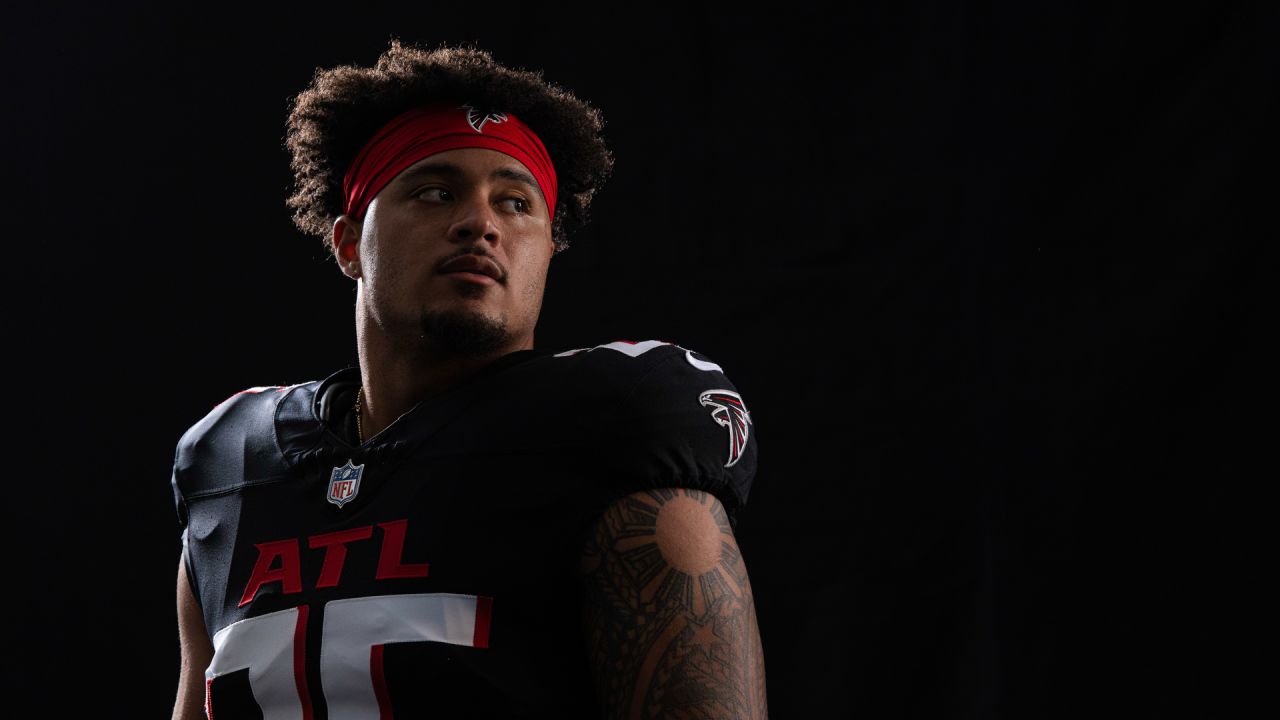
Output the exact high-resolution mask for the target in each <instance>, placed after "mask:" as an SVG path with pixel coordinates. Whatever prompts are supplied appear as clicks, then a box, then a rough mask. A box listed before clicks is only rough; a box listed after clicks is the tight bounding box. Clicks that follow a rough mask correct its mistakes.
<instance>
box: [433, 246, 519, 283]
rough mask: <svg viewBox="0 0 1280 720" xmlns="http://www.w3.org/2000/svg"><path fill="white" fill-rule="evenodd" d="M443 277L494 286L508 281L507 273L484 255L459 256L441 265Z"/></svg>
mask: <svg viewBox="0 0 1280 720" xmlns="http://www.w3.org/2000/svg"><path fill="white" fill-rule="evenodd" d="M439 272H440V274H441V275H449V276H450V277H453V278H456V279H458V280H462V281H464V282H471V283H476V284H479V285H494V284H496V283H502V282H505V281H506V273H504V272H502V268H500V267H498V264H497V263H496V262H494V261H493V260H490V259H489V258H487V257H485V256H483V255H472V254H469V253H468V254H466V255H459V256H457V257H454V258H450V259H449V260H446V261H445V262H444V263H443V264H441V265H440V268H439Z"/></svg>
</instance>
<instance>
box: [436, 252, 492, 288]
mask: <svg viewBox="0 0 1280 720" xmlns="http://www.w3.org/2000/svg"><path fill="white" fill-rule="evenodd" d="M467 256H475V257H480V258H484V259H485V260H488V261H489V262H491V263H493V265H494V267H496V268H498V278H497V279H498V281H499V282H506V280H507V268H506V266H505V265H503V264H502V263H501V262H498V258H496V257H494V256H493V254H492V253H490V252H488V251H486V250H485V249H484V248H482V247H480V246H478V245H475V246H472V247H468V248H463V249H461V250H459V251H457V252H455V253H451V254H449V255H446V256H445V257H443V258H441V259H440V261H439V262H437V263H436V268H435V269H436V272H444V268H445V266H446V265H448V264H449V263H451V262H453V261H454V260H457V259H458V258H461V257H467Z"/></svg>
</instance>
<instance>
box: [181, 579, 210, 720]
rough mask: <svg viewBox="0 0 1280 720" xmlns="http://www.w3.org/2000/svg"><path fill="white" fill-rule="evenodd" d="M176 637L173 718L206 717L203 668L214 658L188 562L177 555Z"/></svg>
mask: <svg viewBox="0 0 1280 720" xmlns="http://www.w3.org/2000/svg"><path fill="white" fill-rule="evenodd" d="M177 595H178V641H179V643H180V644H181V648H182V670H181V672H180V674H179V676H178V699H177V701H176V702H175V703H174V706H173V720H197V719H199V718H204V717H205V711H204V695H205V684H204V671H205V668H207V667H209V663H210V661H212V660H213V644H212V643H210V642H209V633H208V631H206V630H205V627H204V614H203V613H202V612H201V610H200V603H199V602H198V601H197V600H196V596H195V593H193V592H192V591H191V583H190V582H189V581H188V579H187V565H186V563H185V562H184V559H183V558H181V557H180V558H178V592H177Z"/></svg>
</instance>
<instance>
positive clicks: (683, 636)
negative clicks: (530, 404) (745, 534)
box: [582, 489, 767, 718]
mask: <svg viewBox="0 0 1280 720" xmlns="http://www.w3.org/2000/svg"><path fill="white" fill-rule="evenodd" d="M582 571H583V575H584V579H585V581H586V582H585V592H586V598H585V605H584V616H583V622H584V629H585V632H586V637H587V644H588V651H589V653H590V660H591V666H592V671H593V673H594V674H595V680H596V687H597V691H598V694H599V695H600V699H601V702H602V704H603V706H604V710H605V713H606V716H607V717H610V718H632V717H651V716H654V715H655V714H657V715H662V716H666V715H667V714H680V713H681V712H682V711H684V712H694V713H695V714H703V713H705V714H709V715H710V716H714V717H738V718H763V717H765V716H766V714H767V713H766V709H765V683H764V658H763V653H762V650H761V644H760V634H759V629H758V627H757V623H756V616H755V602H754V600H753V597H752V594H751V583H750V581H749V580H748V578H747V570H746V564H745V563H744V561H743V558H742V554H741V552H739V550H738V543H737V540H736V538H735V537H734V535H733V529H732V527H731V525H730V524H729V518H728V516H727V515H726V514H725V511H724V507H723V506H721V504H720V501H719V500H717V499H716V498H715V497H714V496H712V495H710V494H708V493H705V492H701V491H698V490H687V489H663V490H652V491H644V492H638V493H633V494H631V495H628V496H627V497H625V498H623V499H621V500H619V501H618V502H616V503H614V504H613V505H612V506H610V507H609V509H608V510H607V511H606V512H605V513H604V515H603V516H602V517H601V518H600V520H599V521H598V522H597V523H596V525H595V528H594V529H593V532H592V534H591V537H590V539H589V541H588V542H587V545H586V548H585V549H584V552H583V557H582Z"/></svg>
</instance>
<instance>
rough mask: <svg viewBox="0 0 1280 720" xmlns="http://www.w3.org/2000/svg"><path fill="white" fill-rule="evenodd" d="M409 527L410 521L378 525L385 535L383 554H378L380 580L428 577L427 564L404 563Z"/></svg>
mask: <svg viewBox="0 0 1280 720" xmlns="http://www.w3.org/2000/svg"><path fill="white" fill-rule="evenodd" d="M408 525H409V521H408V520H392V521H391V522H384V523H378V527H380V528H382V533H383V535H382V552H380V553H379V554H378V574H377V579H378V580H390V579H392V578H420V577H426V576H427V565H428V564H427V563H406V562H403V560H404V535H405V530H406V529H407V527H408Z"/></svg>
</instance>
